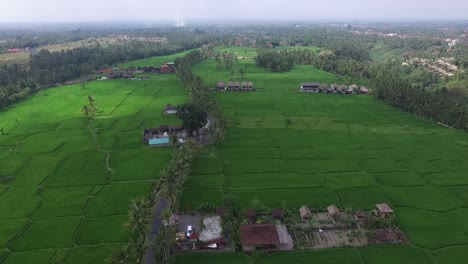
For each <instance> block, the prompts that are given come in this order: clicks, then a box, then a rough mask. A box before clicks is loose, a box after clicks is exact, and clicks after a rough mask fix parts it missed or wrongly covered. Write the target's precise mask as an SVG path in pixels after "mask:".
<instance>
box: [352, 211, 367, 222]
mask: <svg viewBox="0 0 468 264" xmlns="http://www.w3.org/2000/svg"><path fill="white" fill-rule="evenodd" d="M354 218H355V219H356V220H357V221H364V220H366V218H367V215H366V213H364V212H363V211H357V212H356V213H355V214H354Z"/></svg>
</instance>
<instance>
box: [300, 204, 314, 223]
mask: <svg viewBox="0 0 468 264" xmlns="http://www.w3.org/2000/svg"><path fill="white" fill-rule="evenodd" d="M299 213H300V214H301V218H302V220H303V221H305V220H309V219H312V212H311V211H310V209H309V207H307V206H305V205H304V206H302V207H301V208H300V209H299Z"/></svg>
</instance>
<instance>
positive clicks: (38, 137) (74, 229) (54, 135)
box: [0, 56, 188, 263]
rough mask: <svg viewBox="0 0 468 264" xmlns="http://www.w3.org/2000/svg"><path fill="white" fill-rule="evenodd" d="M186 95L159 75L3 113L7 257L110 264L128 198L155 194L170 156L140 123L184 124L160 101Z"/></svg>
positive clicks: (1, 189) (0, 168) (33, 101)
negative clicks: (87, 111)
mask: <svg viewBox="0 0 468 264" xmlns="http://www.w3.org/2000/svg"><path fill="white" fill-rule="evenodd" d="M169 59H173V56H172V57H170V58H158V60H169ZM155 60H156V59H155ZM88 95H91V96H93V97H94V99H95V100H96V104H97V107H98V110H97V113H96V119H95V121H93V122H92V123H91V124H90V127H92V128H94V130H95V131H96V129H97V141H95V140H94V139H93V136H92V134H91V132H90V130H89V129H88V128H87V127H88V120H87V117H86V116H85V115H84V113H83V112H81V107H82V106H83V105H86V104H88V100H87V96H88ZM186 101H188V96H187V95H186V93H185V90H184V89H183V88H182V87H181V86H179V84H178V81H177V80H176V77H175V76H174V75H164V76H161V75H154V76H152V79H151V80H146V81H127V80H109V81H93V82H90V83H87V84H86V88H85V89H84V90H83V89H82V88H81V86H80V85H74V86H63V87H57V88H50V89H47V90H44V91H41V92H39V93H37V94H36V95H34V96H32V97H31V98H29V99H28V100H25V101H24V102H21V103H18V104H15V105H13V106H11V107H10V108H8V109H4V110H2V111H1V112H0V128H3V130H4V132H5V133H6V135H0V263H103V262H104V260H105V259H106V258H107V257H108V256H109V254H110V252H111V250H112V249H113V248H115V247H117V246H120V245H121V244H122V243H126V242H127V241H128V239H129V231H128V230H127V229H126V228H125V227H124V226H123V225H124V223H125V221H126V219H127V208H128V204H129V202H130V200H131V199H133V198H136V197H142V196H145V195H149V194H150V192H151V188H152V186H153V184H154V182H155V180H156V179H158V174H159V171H160V170H161V169H162V167H163V166H164V164H165V162H166V161H167V160H169V159H170V156H171V153H170V152H171V151H170V149H150V148H148V147H145V146H143V145H142V141H141V138H142V132H143V128H148V127H155V126H159V125H161V124H169V125H170V124H178V123H179V121H178V120H177V119H176V118H175V117H174V116H164V115H163V114H162V111H163V107H164V106H165V105H166V104H167V103H172V104H180V103H183V102H186ZM98 145H99V149H98Z"/></svg>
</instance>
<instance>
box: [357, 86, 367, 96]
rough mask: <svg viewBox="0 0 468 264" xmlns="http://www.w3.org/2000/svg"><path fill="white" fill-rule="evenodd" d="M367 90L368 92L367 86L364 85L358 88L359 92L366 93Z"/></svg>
mask: <svg viewBox="0 0 468 264" xmlns="http://www.w3.org/2000/svg"><path fill="white" fill-rule="evenodd" d="M368 92H369V89H367V88H366V87H364V86H361V87H360V88H359V93H362V94H366V93H368Z"/></svg>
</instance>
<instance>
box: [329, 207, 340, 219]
mask: <svg viewBox="0 0 468 264" xmlns="http://www.w3.org/2000/svg"><path fill="white" fill-rule="evenodd" d="M327 211H328V214H329V215H330V216H331V217H337V216H340V210H339V209H338V207H336V206H335V205H333V204H332V205H330V206H328V207H327Z"/></svg>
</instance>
